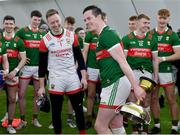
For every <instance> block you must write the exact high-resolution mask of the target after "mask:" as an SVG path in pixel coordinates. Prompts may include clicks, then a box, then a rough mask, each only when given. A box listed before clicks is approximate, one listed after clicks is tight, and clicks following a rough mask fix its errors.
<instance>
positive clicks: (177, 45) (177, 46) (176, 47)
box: [172, 45, 180, 48]
mask: <svg viewBox="0 0 180 135" xmlns="http://www.w3.org/2000/svg"><path fill="white" fill-rule="evenodd" d="M178 47H180V45H176V46H173V47H172V48H178Z"/></svg>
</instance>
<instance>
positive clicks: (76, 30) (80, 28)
mask: <svg viewBox="0 0 180 135" xmlns="http://www.w3.org/2000/svg"><path fill="white" fill-rule="evenodd" d="M81 30H84V29H83V28H82V27H77V28H76V29H75V33H76V34H78V32H79V31H81Z"/></svg>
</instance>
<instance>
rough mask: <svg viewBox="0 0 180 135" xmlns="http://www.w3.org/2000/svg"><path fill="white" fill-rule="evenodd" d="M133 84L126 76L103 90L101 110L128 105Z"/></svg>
mask: <svg viewBox="0 0 180 135" xmlns="http://www.w3.org/2000/svg"><path fill="white" fill-rule="evenodd" d="M130 90H131V84H130V82H129V80H128V79H127V77H126V76H123V77H121V78H120V79H118V80H117V81H116V82H114V83H113V84H111V85H110V86H108V87H106V88H102V92H101V95H100V96H101V102H100V105H99V107H100V108H109V109H116V108H117V107H119V106H122V105H124V104H125V103H126V100H127V98H128V96H129V94H130Z"/></svg>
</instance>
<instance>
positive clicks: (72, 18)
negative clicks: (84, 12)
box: [64, 16, 76, 25]
mask: <svg viewBox="0 0 180 135" xmlns="http://www.w3.org/2000/svg"><path fill="white" fill-rule="evenodd" d="M64 22H67V23H70V24H72V25H73V24H75V22H76V21H75V18H74V17H72V16H68V17H66V18H65V20H64Z"/></svg>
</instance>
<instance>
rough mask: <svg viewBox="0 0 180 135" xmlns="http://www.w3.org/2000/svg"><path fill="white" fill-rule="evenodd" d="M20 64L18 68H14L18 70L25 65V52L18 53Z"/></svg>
mask: <svg viewBox="0 0 180 135" xmlns="http://www.w3.org/2000/svg"><path fill="white" fill-rule="evenodd" d="M19 56H20V62H19V64H18V66H17V67H16V68H15V69H16V70H20V69H21V68H22V67H23V66H24V65H25V64H26V52H20V55H19Z"/></svg>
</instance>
